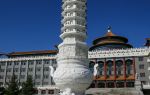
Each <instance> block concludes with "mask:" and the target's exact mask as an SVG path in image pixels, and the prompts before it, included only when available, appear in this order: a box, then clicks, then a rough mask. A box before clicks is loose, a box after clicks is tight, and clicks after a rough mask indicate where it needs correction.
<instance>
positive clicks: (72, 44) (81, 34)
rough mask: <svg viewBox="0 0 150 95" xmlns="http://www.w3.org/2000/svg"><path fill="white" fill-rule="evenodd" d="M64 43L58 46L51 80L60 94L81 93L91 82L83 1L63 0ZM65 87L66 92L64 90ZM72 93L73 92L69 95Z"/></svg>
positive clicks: (84, 1)
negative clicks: (59, 90)
mask: <svg viewBox="0 0 150 95" xmlns="http://www.w3.org/2000/svg"><path fill="white" fill-rule="evenodd" d="M62 8H63V12H62V16H63V19H62V21H61V22H62V24H63V27H62V28H61V31H62V34H61V35H60V38H61V39H62V40H63V42H62V43H61V44H60V45H59V46H58V48H59V53H58V54H57V64H58V67H57V69H56V71H55V72H54V76H53V79H54V81H55V83H56V86H58V87H59V88H60V89H61V90H62V91H63V93H62V95H72V94H73V93H75V94H77V95H79V94H84V92H85V90H86V88H88V87H89V85H90V84H91V82H92V73H91V71H90V70H89V68H88V66H89V60H88V47H87V45H86V43H85V42H84V41H85V39H86V36H87V34H86V31H85V30H86V0H63V6H62ZM66 88H67V89H66ZM72 92H73V93H72Z"/></svg>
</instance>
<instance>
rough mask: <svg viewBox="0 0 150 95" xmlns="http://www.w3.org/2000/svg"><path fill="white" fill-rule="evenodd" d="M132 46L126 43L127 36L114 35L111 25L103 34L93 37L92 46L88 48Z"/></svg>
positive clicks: (105, 48) (106, 48) (102, 48)
mask: <svg viewBox="0 0 150 95" xmlns="http://www.w3.org/2000/svg"><path fill="white" fill-rule="evenodd" d="M132 47H133V46H132V45H130V44H128V39H127V38H125V37H122V36H117V35H115V34H114V33H113V32H112V30H111V26H109V27H108V30H107V33H106V34H105V36H103V37H99V38H97V39H95V40H94V41H93V46H92V47H91V48H90V49H89V50H90V51H91V50H110V49H126V48H132Z"/></svg>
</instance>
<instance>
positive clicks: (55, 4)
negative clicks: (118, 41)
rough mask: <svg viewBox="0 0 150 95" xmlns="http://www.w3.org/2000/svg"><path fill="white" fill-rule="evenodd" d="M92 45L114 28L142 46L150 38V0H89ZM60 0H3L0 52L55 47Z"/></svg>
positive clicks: (90, 42) (133, 42)
mask: <svg viewBox="0 0 150 95" xmlns="http://www.w3.org/2000/svg"><path fill="white" fill-rule="evenodd" d="M87 1H88V3H87V5H88V6H87V7H88V11H87V14H88V16H87V22H88V25H87V26H88V27H87V29H88V31H87V32H88V39H87V43H88V45H89V46H91V45H92V41H93V40H94V39H95V38H97V37H100V36H103V35H104V34H105V33H106V30H107V27H108V25H111V26H112V31H113V32H114V33H115V34H117V35H121V36H125V37H127V38H128V39H129V43H131V44H133V45H134V47H142V46H143V45H144V43H145V38H148V37H150V6H149V5H150V0H87ZM61 4H62V3H61V0H0V52H13V51H31V50H48V49H54V45H55V44H59V43H60V42H61V39H60V38H59V34H60V28H61V24H60V20H61Z"/></svg>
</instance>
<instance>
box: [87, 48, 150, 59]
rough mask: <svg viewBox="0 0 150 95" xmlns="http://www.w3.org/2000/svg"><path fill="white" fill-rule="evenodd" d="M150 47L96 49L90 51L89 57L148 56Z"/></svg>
mask: <svg viewBox="0 0 150 95" xmlns="http://www.w3.org/2000/svg"><path fill="white" fill-rule="evenodd" d="M149 53H150V48H147V47H143V48H130V49H114V50H95V51H89V52H88V57H89V58H111V57H137V56H148V55H149Z"/></svg>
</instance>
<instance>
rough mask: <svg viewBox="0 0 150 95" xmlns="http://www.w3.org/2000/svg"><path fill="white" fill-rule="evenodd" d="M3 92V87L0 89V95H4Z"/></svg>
mask: <svg viewBox="0 0 150 95" xmlns="http://www.w3.org/2000/svg"><path fill="white" fill-rule="evenodd" d="M4 91H5V88H4V87H0V95H4Z"/></svg>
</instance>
